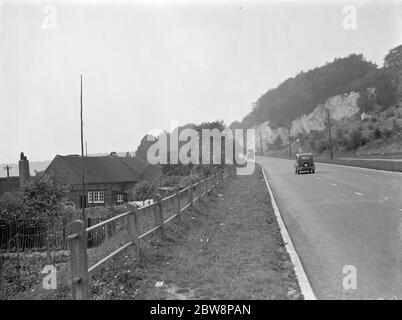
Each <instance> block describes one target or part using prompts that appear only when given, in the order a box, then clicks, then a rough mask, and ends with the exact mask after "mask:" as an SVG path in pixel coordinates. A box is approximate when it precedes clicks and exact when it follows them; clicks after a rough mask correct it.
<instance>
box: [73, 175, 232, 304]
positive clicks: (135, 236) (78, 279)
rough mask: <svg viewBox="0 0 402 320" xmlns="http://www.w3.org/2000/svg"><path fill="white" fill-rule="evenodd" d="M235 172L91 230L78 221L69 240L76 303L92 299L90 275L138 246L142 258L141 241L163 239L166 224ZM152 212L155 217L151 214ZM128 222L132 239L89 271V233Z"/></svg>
mask: <svg viewBox="0 0 402 320" xmlns="http://www.w3.org/2000/svg"><path fill="white" fill-rule="evenodd" d="M231 170H232V168H230V169H226V170H223V169H222V170H220V171H218V172H217V173H215V174H214V175H212V176H210V177H208V178H207V179H204V180H202V181H200V182H197V183H195V184H193V183H192V182H190V184H189V186H188V187H186V188H184V189H182V190H179V189H178V188H177V189H176V191H175V193H174V194H172V195H170V196H168V197H166V198H163V199H161V198H160V196H159V195H156V197H155V201H154V202H153V203H152V204H149V205H146V206H143V207H140V208H138V207H137V206H129V211H127V212H124V213H122V214H119V215H117V216H115V217H113V218H110V219H108V220H105V221H102V222H100V223H98V224H95V225H93V226H91V227H88V228H85V224H84V222H83V221H82V220H76V221H74V222H73V223H72V224H71V226H70V235H69V236H67V239H69V240H71V245H70V262H71V280H72V281H71V283H72V297H73V299H75V300H83V299H89V294H88V284H89V273H90V272H92V271H94V270H95V269H97V268H98V267H99V266H101V265H102V264H104V263H105V262H107V261H108V260H110V259H111V258H113V257H114V256H116V255H117V254H119V253H120V252H122V251H124V250H125V249H127V248H129V247H131V246H134V250H133V254H134V257H135V258H139V256H140V245H141V244H140V240H141V239H143V238H145V237H146V236H148V235H150V234H152V233H156V234H157V235H159V236H162V235H163V229H164V225H165V224H166V223H168V222H169V221H171V220H172V219H174V218H178V219H180V215H181V214H182V213H183V212H184V211H185V210H187V209H189V208H192V207H193V203H194V202H196V201H198V200H199V199H201V198H202V197H204V196H205V195H206V194H208V193H209V192H211V191H212V190H213V189H214V188H216V187H217V186H218V185H219V184H221V183H223V182H224V180H225V179H226V178H227V177H228V176H230V174H231ZM150 212H151V213H152V214H149V213H150ZM124 218H125V219H127V221H126V222H127V223H126V229H127V233H128V238H129V239H128V241H127V242H126V243H124V244H123V245H122V246H120V247H119V248H117V249H116V250H114V251H113V252H112V253H110V254H109V255H107V256H106V257H104V258H102V259H101V260H99V261H98V262H96V263H94V264H93V265H92V266H90V267H89V268H88V253H87V236H88V233H89V232H91V231H93V230H96V229H99V228H101V227H105V226H107V225H109V224H110V223H113V222H115V221H117V220H121V219H124Z"/></svg>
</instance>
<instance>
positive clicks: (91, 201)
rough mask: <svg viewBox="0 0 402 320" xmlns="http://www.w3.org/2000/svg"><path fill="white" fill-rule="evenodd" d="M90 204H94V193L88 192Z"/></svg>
mask: <svg viewBox="0 0 402 320" xmlns="http://www.w3.org/2000/svg"><path fill="white" fill-rule="evenodd" d="M88 203H93V192H92V191H89V192H88Z"/></svg>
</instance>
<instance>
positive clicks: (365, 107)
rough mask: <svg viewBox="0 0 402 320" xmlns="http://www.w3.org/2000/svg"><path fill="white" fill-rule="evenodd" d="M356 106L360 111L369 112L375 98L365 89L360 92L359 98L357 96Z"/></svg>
mask: <svg viewBox="0 0 402 320" xmlns="http://www.w3.org/2000/svg"><path fill="white" fill-rule="evenodd" d="M357 106H358V107H359V109H360V110H361V111H364V112H369V111H371V110H373V109H374V106H375V99H374V98H373V97H372V96H371V95H370V93H369V92H368V91H367V90H364V91H363V92H361V93H360V96H359V98H357Z"/></svg>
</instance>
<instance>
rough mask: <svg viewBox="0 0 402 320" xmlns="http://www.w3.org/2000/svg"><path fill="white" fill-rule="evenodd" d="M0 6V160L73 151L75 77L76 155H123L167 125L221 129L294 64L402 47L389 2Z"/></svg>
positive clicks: (398, 13) (295, 68)
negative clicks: (353, 20)
mask: <svg viewBox="0 0 402 320" xmlns="http://www.w3.org/2000/svg"><path fill="white" fill-rule="evenodd" d="M0 1H1V7H0V10H1V15H0V37H1V38H0V58H1V60H0V163H6V162H16V161H18V158H19V153H20V152H21V151H24V152H25V154H26V155H27V156H28V158H29V159H30V160H47V159H53V158H54V156H55V155H56V154H73V153H75V154H77V153H80V131H79V107H80V105H79V101H80V100H79V98H80V74H82V75H83V78H84V117H85V120H84V122H85V140H87V141H88V152H89V153H98V152H111V151H121V152H122V151H135V149H136V148H137V146H138V144H139V141H140V139H141V137H142V136H144V134H146V133H147V132H148V131H149V130H151V129H154V128H166V129H168V128H169V122H170V121H179V123H180V124H185V123H188V122H196V123H198V122H201V121H213V120H216V119H222V120H224V121H225V122H226V123H227V124H228V125H229V124H230V123H231V122H232V121H234V120H241V118H242V117H244V116H245V115H246V114H247V112H248V111H249V109H250V107H251V105H252V103H253V102H255V101H256V100H257V99H258V97H259V96H260V95H261V94H263V93H264V92H265V91H267V90H268V89H269V88H272V87H275V86H277V85H278V84H279V83H280V82H282V81H284V80H285V79H286V78H288V77H290V76H294V75H295V74H297V73H298V72H300V71H302V70H304V71H306V70H309V69H311V68H313V67H316V66H319V65H322V64H324V63H325V62H327V61H332V60H333V59H334V58H335V57H343V56H347V55H348V54H350V53H363V54H364V56H365V57H366V58H367V59H369V60H372V61H374V62H376V63H377V64H379V65H381V64H382V60H383V57H384V55H385V54H386V53H387V52H388V50H389V49H390V48H393V47H395V46H397V45H399V44H401V43H402V35H401V30H402V24H401V22H402V9H401V6H402V3H401V2H400V1H399V2H397V1H388V2H384V1H376V2H352V1H348V2H339V1H338V2H332V3H329V2H328V1H322V3H320V2H314V1H310V2H303V1H293V2H285V3H282V4H278V3H275V2H267V1H264V2H262V1H237V2H236V1H215V2H206V1H198V2H195V1H186V2H184V1H183V2H180V1H174V2H167V1H162V2H156V1H147V2H146V3H145V2H127V1H124V2H117V1H25V2H24V1H3V0H0ZM15 2H16V3H15ZM351 3H352V4H355V6H356V9H357V28H356V29H354V30H353V29H352V30H350V29H349V30H347V29H345V28H344V27H343V25H342V22H343V19H344V16H345V15H344V14H343V12H342V9H343V7H344V5H345V4H351ZM46 5H51V6H52V7H50V9H49V7H46ZM52 8H54V9H55V13H56V15H54V14H52V12H53V11H52V10H53V9H52ZM54 17H56V19H54Z"/></svg>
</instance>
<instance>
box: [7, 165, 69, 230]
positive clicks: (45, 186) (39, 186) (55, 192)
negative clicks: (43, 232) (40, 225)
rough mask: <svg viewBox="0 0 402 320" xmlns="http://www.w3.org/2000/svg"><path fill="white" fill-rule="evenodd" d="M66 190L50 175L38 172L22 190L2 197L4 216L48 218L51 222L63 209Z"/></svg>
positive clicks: (8, 218) (14, 218)
mask: <svg viewBox="0 0 402 320" xmlns="http://www.w3.org/2000/svg"><path fill="white" fill-rule="evenodd" d="M66 192H67V190H66V188H65V187H64V186H60V185H58V184H56V183H55V182H54V181H53V180H52V179H51V177H50V176H49V175H47V174H46V173H44V172H37V173H36V176H34V177H32V178H31V179H30V180H29V181H28V183H27V184H26V186H25V189H24V190H23V191H22V192H9V193H6V194H4V195H3V196H2V197H1V199H2V200H1V201H0V202H1V203H0V209H1V211H2V212H1V215H2V218H3V219H5V220H8V221H10V220H12V221H17V220H20V219H33V220H46V221H48V223H49V224H51V223H53V221H54V218H55V217H56V216H57V215H58V214H60V212H61V211H62V206H61V202H62V200H63V199H64V197H65V194H66Z"/></svg>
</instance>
